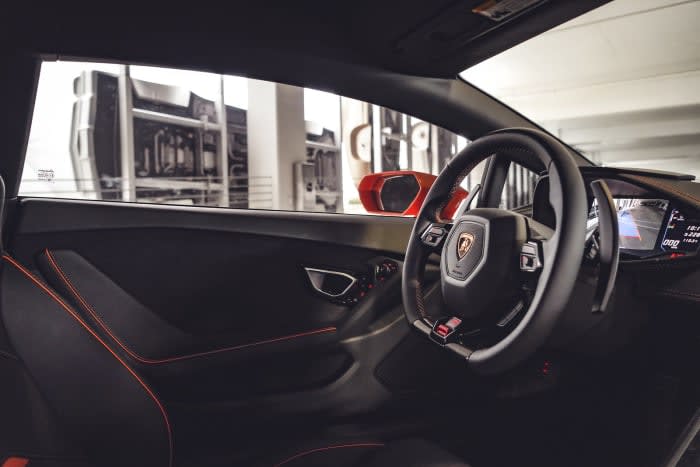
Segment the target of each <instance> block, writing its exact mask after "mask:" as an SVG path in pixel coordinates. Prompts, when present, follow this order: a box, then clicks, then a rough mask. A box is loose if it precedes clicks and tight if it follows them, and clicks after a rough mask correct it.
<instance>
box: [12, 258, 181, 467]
mask: <svg viewBox="0 0 700 467" xmlns="http://www.w3.org/2000/svg"><path fill="white" fill-rule="evenodd" d="M2 259H3V260H5V261H7V262H8V263H10V264H11V265H12V266H14V267H15V268H16V269H17V270H18V271H20V272H21V273H22V274H24V276H25V277H26V278H27V279H29V280H30V281H31V282H33V283H34V285H36V286H37V287H39V288H40V289H41V290H43V291H44V292H45V293H46V294H47V295H48V296H49V297H51V298H52V299H53V300H54V301H55V302H56V303H57V304H58V305H59V306H60V307H61V308H63V309H64V310H65V311H66V312H67V313H68V314H69V315H70V316H71V317H72V318H73V319H75V320H76V321H77V322H78V324H80V325H81V326H82V327H83V329H85V330H86V331H87V332H89V333H90V335H92V337H94V338H95V339H96V340H97V342H99V343H100V345H102V346H103V347H104V348H105V349H106V350H107V351H108V352H109V353H110V354H112V356H113V357H114V358H115V359H117V361H118V362H119V363H120V364H121V365H122V366H123V367H124V368H125V369H126V370H127V371H128V372H129V373H130V374H131V376H133V377H134V378H135V379H136V381H137V382H138V383H139V384H140V385H141V387H142V388H143V389H144V390H145V391H146V393H147V394H148V395H149V396H150V397H151V399H153V402H155V404H156V405H157V406H158V409H159V410H160V412H161V414H162V415H163V421H164V422H165V428H166V431H167V433H168V446H169V453H168V465H169V466H172V465H173V435H172V428H171V425H170V420H169V419H168V414H167V412H166V411H165V407H163V404H162V403H161V402H160V400H159V399H158V397H157V396H156V395H155V393H154V392H153V391H152V390H151V388H150V387H149V386H148V385H147V384H146V383H145V382H144V381H143V380H142V379H141V378H140V377H139V375H137V374H136V372H135V371H134V370H133V369H132V368H131V367H130V366H129V365H127V363H126V362H125V361H124V360H122V359H121V357H119V355H117V353H116V352H115V351H114V350H112V348H111V347H109V346H108V345H107V344H106V343H105V341H104V340H102V338H101V337H100V336H98V335H97V333H96V332H95V331H93V330H92V329H91V328H90V326H88V325H87V323H85V321H83V319H82V318H81V317H80V316H79V315H78V314H77V313H76V312H75V311H74V310H73V309H72V308H71V307H70V306H68V305H67V304H66V303H65V302H64V301H63V300H62V299H61V298H60V297H59V296H58V295H56V294H55V293H54V292H53V291H51V289H49V288H48V287H47V286H46V285H44V284H43V283H42V282H41V281H40V280H39V279H37V278H36V277H35V276H34V275H33V274H32V273H31V272H29V271H28V270H27V269H25V268H24V267H23V266H22V265H21V264H19V263H18V262H17V261H15V260H14V259H13V258H12V257H10V256H8V255H2Z"/></svg>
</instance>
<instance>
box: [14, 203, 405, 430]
mask: <svg viewBox="0 0 700 467" xmlns="http://www.w3.org/2000/svg"><path fill="white" fill-rule="evenodd" d="M16 214H17V219H16V222H15V223H14V225H15V226H16V228H15V231H14V234H13V235H12V237H11V243H10V249H11V251H12V253H13V254H14V255H15V257H17V258H18V259H19V260H21V261H22V262H24V263H25V264H30V265H34V266H35V267H37V268H38V269H39V270H40V271H41V273H42V275H43V276H44V278H45V280H46V281H47V282H49V283H50V285H51V286H52V287H53V288H54V289H55V290H57V291H58V292H59V293H60V294H61V295H62V296H63V297H64V298H65V299H66V300H68V301H70V303H71V304H72V305H73V306H74V307H75V309H76V310H78V311H79V312H80V313H81V315H82V316H83V318H84V319H85V320H86V321H88V322H90V323H92V325H93V326H94V327H95V329H96V330H97V331H98V332H99V333H100V334H101V335H102V337H103V338H104V339H105V340H109V341H110V342H112V343H113V344H114V347H115V349H116V350H117V351H118V352H120V354H121V355H122V356H123V357H124V358H126V359H128V361H130V362H131V364H132V365H134V367H135V368H137V369H138V371H139V372H140V373H141V374H143V375H144V377H146V378H147V379H148V380H149V382H151V384H153V386H154V388H155V389H156V390H157V392H158V393H159V394H160V395H161V397H163V399H164V400H165V402H166V403H169V404H171V403H175V404H178V405H180V406H182V407H185V406H187V407H190V409H188V410H193V408H194V407H211V406H212V404H213V405H214V406H216V407H218V408H219V409H222V408H223V407H227V408H228V409H225V410H234V411H236V413H237V414H239V415H240V414H241V412H240V410H241V409H242V408H245V407H256V409H255V416H256V417H259V418H264V416H265V415H266V414H267V415H269V416H270V417H274V416H277V415H281V414H283V413H289V414H292V413H305V412H316V411H318V410H321V411H322V412H327V413H341V412H342V413H352V412H353V411H356V410H357V411H361V410H367V409H369V408H371V407H376V406H377V405H378V404H380V403H381V402H382V401H384V400H386V399H387V398H388V397H389V393H388V392H387V391H386V390H385V389H383V388H382V385H381V384H380V383H379V382H378V381H377V380H376V378H374V367H375V366H376V364H377V363H378V362H380V361H381V360H382V359H383V358H384V356H385V355H386V354H387V353H388V352H389V351H390V350H391V348H392V347H393V346H394V345H396V344H397V343H398V342H399V341H400V339H401V338H403V336H405V334H406V333H407V332H408V326H407V325H406V323H405V321H404V320H402V319H401V310H400V308H399V306H400V293H399V292H400V277H399V273H398V272H397V273H395V275H394V276H393V277H386V278H382V281H381V282H379V281H377V282H376V284H375V285H376V286H375V287H371V288H369V289H367V290H366V291H365V292H363V293H362V295H361V296H360V295H358V298H359V299H360V301H359V303H357V304H351V305H348V304H347V303H341V301H339V300H336V299H332V298H330V297H327V296H324V295H323V294H321V293H319V292H318V291H317V290H315V289H314V288H313V287H312V285H311V283H310V281H309V277H308V276H307V274H306V272H305V269H304V268H305V267H311V268H319V269H326V270H332V271H339V272H343V273H346V274H349V275H351V276H354V277H360V276H362V275H363V274H364V275H368V274H370V275H371V274H373V269H372V268H373V267H374V265H375V264H378V262H381V261H385V260H387V259H391V260H393V261H395V262H396V263H397V264H400V258H401V253H402V252H403V245H404V244H405V239H406V238H407V236H408V235H409V233H410V229H411V221H410V220H408V219H386V218H378V217H369V216H342V215H339V216H335V215H318V214H304V213H281V212H264V213H263V212H255V211H233V210H222V209H202V208H179V207H171V206H164V207H163V206H158V207H156V206H142V205H128V204H120V203H102V202H93V203H91V202H71V201H63V200H23V201H22V202H21V203H20V204H19V209H18V211H17V213H16ZM384 279H386V281H385V280H384ZM387 319H388V321H386V320H387ZM388 324H391V326H389V325H388ZM385 334H386V337H384V336H385ZM363 336H371V338H368V337H363ZM365 339H369V340H367V341H366V342H370V343H373V344H371V345H370V347H371V349H369V348H368V349H366V350H367V352H365V351H364V350H363V345H361V344H360V343H361V342H365ZM379 343H381V345H378V344H379ZM253 401H257V402H253ZM284 401H287V402H284ZM182 404H184V405H182ZM222 410H224V409H222Z"/></svg>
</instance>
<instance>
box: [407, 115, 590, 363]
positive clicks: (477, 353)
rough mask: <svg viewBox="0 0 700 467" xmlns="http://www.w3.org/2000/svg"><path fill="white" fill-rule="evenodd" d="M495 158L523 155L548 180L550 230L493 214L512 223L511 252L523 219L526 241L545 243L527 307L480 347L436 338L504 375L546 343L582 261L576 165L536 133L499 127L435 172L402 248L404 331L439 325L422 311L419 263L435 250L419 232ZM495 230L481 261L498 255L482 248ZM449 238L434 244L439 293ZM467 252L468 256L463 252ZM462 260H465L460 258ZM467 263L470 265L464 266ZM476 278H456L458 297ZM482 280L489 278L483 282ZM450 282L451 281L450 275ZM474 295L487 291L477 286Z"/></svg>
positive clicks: (581, 193)
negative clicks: (475, 171) (468, 177)
mask: <svg viewBox="0 0 700 467" xmlns="http://www.w3.org/2000/svg"><path fill="white" fill-rule="evenodd" d="M494 154H499V155H501V156H505V157H510V158H511V159H513V158H514V157H513V155H515V158H516V159H521V160H522V157H534V158H537V159H538V160H539V161H540V163H541V164H542V165H543V166H544V167H546V168H547V172H548V174H549V179H550V190H549V201H550V204H551V205H552V208H553V210H554V213H555V218H556V225H555V228H554V230H553V231H552V230H551V229H547V228H546V227H545V226H542V225H538V224H537V223H536V222H534V221H533V220H531V219H526V220H524V221H523V219H525V218H524V216H520V215H518V214H514V213H512V212H510V211H506V210H492V211H501V212H507V213H509V214H508V216H505V215H504V216H505V217H508V218H509V219H510V220H508V221H507V224H508V225H509V226H511V224H512V226H511V227H508V228H509V229H511V230H512V231H513V235H514V237H515V238H514V240H513V245H515V247H518V245H522V244H523V243H524V242H525V241H527V240H526V239H524V238H523V237H522V222H526V226H527V232H526V236H527V238H528V239H529V238H531V237H532V236H533V233H539V234H541V235H543V236H544V240H542V241H541V242H540V244H541V249H542V252H541V254H542V255H543V259H542V261H541V267H540V268H539V271H538V273H539V279H538V280H537V285H536V287H535V289H534V293H533V296H532V298H531V300H530V303H529V306H528V307H527V310H526V311H525V313H524V314H523V315H522V318H521V319H520V321H519V322H518V324H517V325H516V326H515V327H514V329H512V330H511V331H510V332H509V333H508V334H507V335H506V336H505V337H504V338H502V339H501V340H500V341H498V342H497V343H495V344H493V345H490V346H488V347H484V348H479V349H472V348H469V347H466V346H464V345H461V344H460V343H456V342H454V341H452V342H448V341H447V339H445V341H444V342H442V341H441V343H442V345H443V346H444V347H446V348H448V349H449V350H452V351H454V352H456V353H457V354H459V355H461V356H462V357H464V358H465V359H466V360H467V362H468V364H469V366H470V367H471V368H473V369H474V370H475V371H477V372H480V373H498V372H502V371H505V370H507V369H509V368H511V367H513V366H514V365H515V364H517V363H518V362H520V361H522V360H524V359H525V358H527V357H528V356H530V355H531V354H532V353H534V351H535V350H537V348H539V347H540V346H541V345H542V344H543V343H544V342H545V340H546V339H547V337H548V336H549V334H550V332H551V330H552V328H553V327H554V325H555V323H556V321H557V318H558V317H559V315H560V314H561V313H562V311H563V310H564V308H565V306H566V304H567V302H568V299H569V297H570V295H571V292H572V290H573V287H574V283H575V281H576V277H577V274H578V271H579V267H580V263H581V260H582V257H583V250H584V243H585V230H586V229H585V226H586V219H587V214H588V203H587V198H586V190H585V186H584V182H583V178H582V177H581V173H580V171H579V169H578V166H577V165H576V163H575V161H574V159H573V157H572V155H571V154H570V152H569V150H568V149H567V148H566V147H565V146H564V145H563V144H562V143H560V142H559V141H558V140H556V139H555V138H553V137H552V136H550V135H548V134H546V133H544V132H542V131H538V130H533V129H525V128H513V129H505V130H499V131H496V132H493V133H490V134H488V135H486V136H484V137H481V138H479V139H477V140H475V141H473V142H471V143H470V144H469V145H467V147H466V148H465V149H464V150H463V151H461V152H460V153H459V154H457V155H456V156H455V157H454V158H453V159H452V161H450V163H449V164H448V165H447V166H446V167H445V168H444V169H443V170H442V172H441V173H440V175H439V176H438V178H437V179H436V180H435V183H434V184H433V186H432V187H431V189H430V191H429V193H428V195H427V197H426V199H425V202H424V203H423V206H422V208H421V211H420V212H419V214H418V216H417V217H416V221H415V224H414V227H413V231H412V233H411V237H410V239H409V242H408V245H407V249H406V257H405V261H404V268H403V277H402V294H403V303H404V311H405V313H406V318H407V319H408V321H409V323H410V324H411V326H414V327H416V328H417V329H419V330H420V331H422V332H423V333H425V334H428V335H431V336H434V334H435V332H434V327H435V326H437V325H438V323H439V320H437V321H434V320H433V318H434V317H431V316H429V315H428V314H427V313H426V310H425V304H424V301H423V299H424V290H423V273H424V270H425V265H426V262H427V259H428V257H429V256H430V254H431V253H435V252H436V250H435V249H434V248H431V247H429V246H427V245H426V242H425V241H424V239H423V237H424V234H425V233H426V231H427V229H428V228H431V227H432V226H435V225H446V224H447V221H448V220H446V219H443V218H442V217H441V212H442V209H443V207H444V205H445V203H447V202H448V201H449V199H450V198H451V195H452V194H453V193H454V190H456V189H457V187H459V185H460V183H461V181H462V180H463V178H464V177H465V176H466V175H467V174H468V173H469V172H470V171H471V170H472V169H473V168H474V167H476V165H478V164H479V163H480V162H481V161H483V160H484V159H486V158H488V157H489V156H491V155H494ZM470 212H472V211H468V212H467V213H466V214H465V216H463V217H462V218H460V219H455V220H454V224H453V225H458V223H460V221H461V220H463V219H465V218H467V221H473V222H475V223H479V222H480V221H479V219H478V218H477V217H475V216H474V215H472V214H469V213H470ZM480 215H482V216H483V218H490V217H491V216H496V213H492V212H490V211H489V212H486V211H485V210H481V211H480ZM469 216H472V217H469ZM496 217H498V216H496ZM520 218H522V219H520ZM485 222H486V224H487V225H486V227H487V228H488V224H490V222H491V219H485ZM499 222H500V221H499ZM496 230H497V229H490V231H489V230H488V229H486V230H485V231H484V235H485V238H486V240H484V244H485V245H486V246H483V247H482V248H484V249H485V250H484V251H482V252H481V253H480V254H482V255H484V254H485V255H486V256H488V253H489V252H495V253H496V256H497V255H498V254H500V251H492V250H489V248H492V249H493V248H495V243H494V244H493V245H491V246H490V247H489V246H488V241H489V238H491V236H492V235H494V232H495V231H496ZM453 233H454V232H451V233H450V235H451V236H452V237H454V235H452V234H453ZM473 239H474V238H473V237H472V240H473ZM453 240H454V239H453V238H451V237H450V236H448V235H447V234H446V233H445V235H444V236H443V237H442V239H441V242H440V243H441V247H440V252H441V254H442V261H441V268H440V270H441V284H442V286H443V292H445V289H446V285H445V284H446V282H445V281H446V275H447V276H449V271H447V266H445V264H446V256H445V251H446V247H449V246H451V245H453V243H450V242H451V241H453ZM442 244H444V246H442ZM508 245H509V246H508V249H509V251H510V250H512V248H511V245H510V244H508ZM469 254H470V255H471V254H472V253H471V252H469ZM473 254H474V255H476V254H479V252H476V251H475V252H474V253H473ZM508 254H509V252H505V253H503V255H506V256H507V255H508ZM503 255H501V257H503ZM465 258H470V257H469V256H465ZM453 260H454V258H453ZM461 260H462V258H461V257H460V258H459V259H457V260H456V262H455V261H453V263H454V264H455V265H456V264H459V262H460V261H461ZM479 261H481V262H479V265H481V264H482V263H483V261H485V260H481V259H479ZM500 261H501V263H503V261H506V262H507V261H510V260H509V259H502V260H500ZM514 261H519V259H518V258H514ZM473 262H474V261H470V263H473ZM503 264H505V263H503ZM508 264H512V263H508ZM515 264H517V263H515ZM443 266H444V267H443ZM455 267H456V266H455ZM481 274H487V272H484V271H481V270H476V271H475V270H473V269H472V270H471V271H470V272H469V274H468V277H472V279H469V280H467V279H464V280H463V282H464V283H465V284H466V285H465V286H464V288H465V293H467V294H468V293H471V296H472V297H475V296H476V295H475V294H474V293H473V291H471V292H470V291H469V290H468V285H469V281H473V280H474V278H478V277H480V275H481ZM484 279H488V277H485V278H484ZM451 282H454V277H453V278H452V280H451ZM480 284H481V286H482V287H483V284H488V280H485V281H484V280H482V281H481V282H480ZM452 285H454V284H452ZM494 287H495V285H494ZM448 289H449V288H448ZM481 290H486V289H483V288H482V289H481ZM448 316H449V315H448ZM453 316H454V315H453ZM434 340H435V339H434Z"/></svg>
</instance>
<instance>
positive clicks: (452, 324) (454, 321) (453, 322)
mask: <svg viewBox="0 0 700 467" xmlns="http://www.w3.org/2000/svg"><path fill="white" fill-rule="evenodd" d="M460 324H462V320H461V319H459V318H457V317H456V316H455V317H452V318H450V319H449V321H447V322H446V323H445V325H446V326H447V327H448V328H450V329H451V330H453V331H454V330H455V329H457V326H459V325H460Z"/></svg>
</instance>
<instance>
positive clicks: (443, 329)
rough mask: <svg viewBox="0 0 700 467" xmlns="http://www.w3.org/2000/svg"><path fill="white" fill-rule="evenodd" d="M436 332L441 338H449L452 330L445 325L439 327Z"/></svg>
mask: <svg viewBox="0 0 700 467" xmlns="http://www.w3.org/2000/svg"><path fill="white" fill-rule="evenodd" d="M435 332H436V333H437V335H438V336H440V337H447V336H448V334H450V333H451V332H452V329H450V328H449V327H447V326H446V325H445V324H440V325H438V327H436V328H435Z"/></svg>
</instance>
